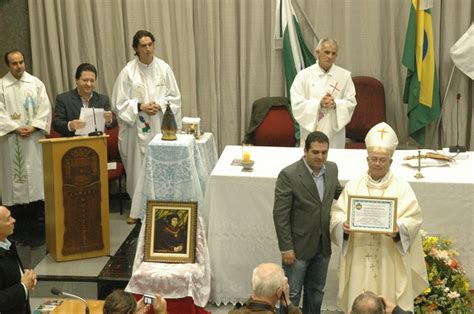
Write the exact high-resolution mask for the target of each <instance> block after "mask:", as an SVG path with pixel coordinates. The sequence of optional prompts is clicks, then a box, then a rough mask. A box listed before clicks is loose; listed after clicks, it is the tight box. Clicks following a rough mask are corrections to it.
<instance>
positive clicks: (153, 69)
mask: <svg viewBox="0 0 474 314" xmlns="http://www.w3.org/2000/svg"><path fill="white" fill-rule="evenodd" d="M154 45H155V37H154V36H153V34H151V33H150V32H148V31H144V30H140V31H138V32H136V34H135V35H134V36H133V44H132V46H133V49H134V50H135V55H136V57H135V58H134V59H133V60H131V61H130V62H128V63H127V65H126V66H125V67H124V68H123V69H122V71H121V72H120V74H119V76H118V77H117V80H116V81H115V85H114V89H113V92H112V110H113V111H114V112H115V114H116V116H117V120H118V123H119V127H120V132H119V150H120V156H121V158H122V162H123V164H124V166H125V172H126V173H127V192H128V194H129V195H130V197H133V194H134V192H135V188H136V184H137V181H138V175H139V173H140V167H141V165H142V161H143V158H144V156H145V149H146V146H147V144H148V143H149V142H150V141H151V140H152V139H153V137H154V136H155V135H156V134H158V133H160V132H161V120H162V119H163V112H164V110H165V109H166V105H167V104H169V105H170V108H171V110H172V111H173V113H174V115H175V119H176V123H177V126H178V129H180V128H181V94H180V92H179V88H178V84H177V83H176V79H175V77H174V74H173V71H172V70H171V68H170V66H169V65H168V64H167V63H166V62H164V61H163V60H161V59H158V58H157V57H155V56H154V54H153V52H154V49H155V46H154ZM137 220H138V219H136V218H132V217H129V219H128V220H127V222H128V223H131V224H132V223H135V222H136V221H137Z"/></svg>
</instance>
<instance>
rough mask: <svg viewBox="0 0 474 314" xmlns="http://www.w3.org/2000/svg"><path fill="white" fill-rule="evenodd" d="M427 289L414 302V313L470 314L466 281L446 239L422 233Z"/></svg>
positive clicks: (456, 253)
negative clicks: (428, 284)
mask: <svg viewBox="0 0 474 314" xmlns="http://www.w3.org/2000/svg"><path fill="white" fill-rule="evenodd" d="M422 239H423V251H424V254H425V264H426V271H427V273H428V281H429V283H430V286H429V287H428V288H427V289H426V290H425V291H423V293H422V294H420V295H419V296H418V297H416V299H415V313H471V306H472V300H471V295H470V292H469V279H468V278H467V276H466V273H465V271H464V269H463V267H462V265H460V264H459V263H458V261H457V260H456V257H457V256H458V255H459V254H458V252H457V251H456V250H455V249H454V248H453V242H452V241H451V240H448V239H441V238H439V237H435V236H430V235H428V234H427V233H426V232H424V231H422Z"/></svg>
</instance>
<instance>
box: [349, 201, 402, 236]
mask: <svg viewBox="0 0 474 314" xmlns="http://www.w3.org/2000/svg"><path fill="white" fill-rule="evenodd" d="M348 205H349V206H348V208H349V210H348V212H347V221H348V222H349V228H350V229H351V231H360V232H371V233H387V232H394V231H395V224H396V222H397V199H396V198H390V197H373V196H357V195H349V204H348Z"/></svg>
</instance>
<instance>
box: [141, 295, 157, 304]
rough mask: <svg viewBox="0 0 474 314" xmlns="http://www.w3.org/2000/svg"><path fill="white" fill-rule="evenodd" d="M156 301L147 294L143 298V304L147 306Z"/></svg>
mask: <svg viewBox="0 0 474 314" xmlns="http://www.w3.org/2000/svg"><path fill="white" fill-rule="evenodd" d="M154 301H155V297H154V296H151V295H147V294H145V295H144V296H143V303H145V304H153V302H154Z"/></svg>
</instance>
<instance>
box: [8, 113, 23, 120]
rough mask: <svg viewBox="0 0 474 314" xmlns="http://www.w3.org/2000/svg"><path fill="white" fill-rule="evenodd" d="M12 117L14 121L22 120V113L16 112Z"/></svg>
mask: <svg viewBox="0 0 474 314" xmlns="http://www.w3.org/2000/svg"><path fill="white" fill-rule="evenodd" d="M10 117H11V118H12V120H20V119H21V113H18V112H14V113H12V114H11V115H10Z"/></svg>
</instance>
